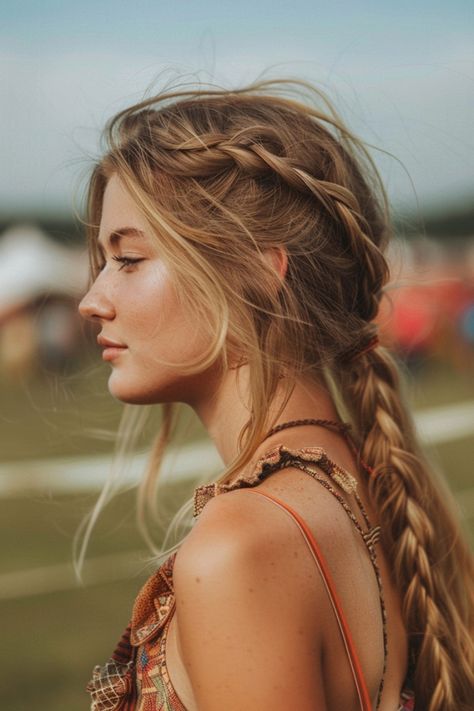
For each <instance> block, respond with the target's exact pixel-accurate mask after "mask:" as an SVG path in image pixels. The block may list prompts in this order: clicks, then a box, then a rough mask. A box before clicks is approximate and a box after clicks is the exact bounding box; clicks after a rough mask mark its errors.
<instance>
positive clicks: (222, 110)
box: [88, 80, 474, 711]
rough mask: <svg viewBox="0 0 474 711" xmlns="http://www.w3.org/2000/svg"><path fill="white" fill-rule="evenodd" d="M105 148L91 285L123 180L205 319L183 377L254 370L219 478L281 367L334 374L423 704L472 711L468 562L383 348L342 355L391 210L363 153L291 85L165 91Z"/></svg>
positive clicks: (385, 270) (143, 498)
mask: <svg viewBox="0 0 474 711" xmlns="http://www.w3.org/2000/svg"><path fill="white" fill-rule="evenodd" d="M292 92H293V93H294V95H295V96H293V97H292V96H291V94H292ZM106 138H107V140H108V147H107V152H106V153H105V155H104V156H103V157H102V158H101V160H100V161H99V162H98V163H97V165H96V167H95V169H94V172H93V174H92V178H91V181H90V188H89V202H88V209H89V245H90V254H91V267H92V269H91V274H92V276H93V277H94V275H95V274H96V272H97V270H98V269H99V262H100V255H99V253H98V250H97V234H98V226H99V222H100V213H101V205H102V198H103V194H104V191H105V187H106V184H107V181H108V179H109V178H110V177H111V175H113V174H117V175H118V176H119V177H120V179H121V180H122V182H123V184H124V186H125V187H126V189H127V190H128V191H129V192H130V194H131V195H132V196H133V198H134V199H135V200H136V203H137V205H138V206H139V207H140V209H141V210H142V211H143V214H144V216H145V217H146V218H147V220H148V221H149V223H150V228H151V230H152V231H153V234H154V235H155V236H156V239H157V241H158V243H159V246H160V251H161V254H162V256H163V259H164V260H166V261H167V263H168V265H169V268H170V269H171V270H172V271H173V273H174V274H175V275H176V277H177V279H178V280H179V282H178V283H179V284H180V285H182V291H181V293H180V295H181V298H182V299H183V300H184V301H185V303H186V305H187V306H188V307H189V309H192V310H194V311H195V312H196V316H197V318H199V323H204V324H207V325H208V330H209V349H208V351H207V352H206V353H205V354H204V355H203V356H202V358H201V359H200V360H199V362H197V361H196V362H194V363H190V364H189V365H187V366H186V372H187V373H190V374H191V373H198V372H200V371H202V370H203V369H204V368H206V367H207V366H209V365H210V364H212V363H214V362H216V361H218V362H220V363H221V365H222V368H223V369H225V368H227V367H229V361H230V359H231V357H233V356H234V355H235V354H236V353H237V354H239V355H241V354H242V353H243V354H245V358H246V360H247V362H249V363H250V364H251V366H252V367H251V368H250V370H249V377H250V397H251V408H250V413H251V414H250V417H249V420H248V422H247V423H246V426H245V427H244V428H243V430H242V432H241V436H240V440H239V446H240V451H239V454H238V456H237V457H236V459H235V460H234V461H233V462H231V464H230V465H229V467H228V468H227V470H226V471H225V472H224V473H223V474H222V476H221V477H220V478H219V479H218V481H219V482H221V483H226V482H229V481H231V479H232V478H233V477H234V476H235V475H236V473H237V472H238V471H239V470H240V469H241V468H242V467H243V466H244V465H245V464H246V463H248V462H249V461H250V460H251V458H252V455H253V452H254V451H255V449H256V447H257V446H258V444H259V442H261V440H262V438H263V434H264V433H265V432H266V431H267V430H268V427H269V425H271V424H273V423H268V422H267V420H266V416H267V412H268V407H267V405H268V402H270V401H271V399H272V397H273V395H274V394H275V392H276V386H277V384H278V382H279V377H280V375H281V372H282V370H284V372H285V373H286V374H288V373H290V374H293V375H295V376H297V375H300V374H302V373H304V374H305V375H307V376H309V377H311V376H312V375H314V376H315V377H321V376H322V375H324V377H330V378H331V379H332V381H333V382H334V383H335V385H336V387H337V388H338V391H339V394H340V397H341V399H342V401H343V402H344V403H345V406H346V408H347V409H348V411H349V412H350V415H351V418H352V420H353V425H354V429H355V432H356V437H357V440H358V446H359V451H360V454H361V456H362V457H363V459H364V460H365V461H366V462H368V463H369V464H370V466H371V468H372V475H371V476H370V478H369V475H368V474H367V477H368V478H367V489H368V492H369V494H370V497H371V500H372V502H373V504H374V506H375V507H376V509H377V511H378V514H379V516H380V518H381V520H383V524H384V525H383V530H384V539H383V545H384V547H385V550H386V553H387V555H388V557H389V560H390V562H391V566H392V570H393V575H394V579H395V582H396V585H397V588H398V589H399V590H400V591H401V594H402V596H403V615H404V619H405V622H406V626H407V629H408V633H409V637H410V647H411V661H412V667H413V683H414V687H415V694H416V699H417V706H418V704H420V708H423V709H426V710H427V711H455V710H456V711H460V710H461V709H464V710H465V711H467V709H468V707H469V703H470V701H471V700H472V693H473V687H474V676H473V669H474V647H473V642H472V637H471V634H472V629H473V612H472V610H473V605H472V603H473V595H474V592H473V580H474V572H473V563H472V558H471V556H470V554H469V551H468V548H467V545H466V542H465V540H464V538H463V536H462V534H461V530H460V525H459V523H458V520H457V516H456V514H455V512H454V510H453V507H452V505H450V503H449V501H450V498H449V494H448V492H446V491H444V490H443V488H442V485H441V484H440V483H439V482H437V481H436V480H435V479H434V476H433V473H432V472H431V471H430V467H429V465H428V463H427V461H426V459H425V457H424V455H423V453H422V451H421V449H420V445H419V443H418V441H417V438H416V434H415V430H414V427H413V423H412V421H411V419H410V415H409V412H408V409H407V407H406V405H405V404H404V401H403V396H402V393H401V383H400V373H399V369H398V367H397V364H396V362H395V360H394V359H393V357H392V356H391V355H390V353H389V352H388V351H387V350H386V349H385V348H383V347H381V346H379V347H376V348H371V349H370V350H369V349H366V350H365V352H363V353H362V355H361V356H360V357H359V358H356V359H354V358H348V357H347V354H348V353H350V352H353V351H354V348H355V349H356V350H357V349H358V348H360V346H361V344H362V346H363V344H364V343H367V342H369V343H374V342H373V337H374V333H375V328H374V319H375V317H376V316H377V313H378V310H379V305H380V301H381V299H382V296H383V293H384V287H385V286H386V284H387V282H388V280H389V277H390V273H389V267H388V263H387V261H386V258H385V255H384V252H385V248H386V246H387V243H388V241H389V238H390V220H389V218H388V208H387V201H386V198H385V193H384V190H383V187H382V185H381V183H380V179H379V176H378V173H377V171H376V169H375V166H374V164H373V161H372V159H371V158H370V155H369V153H368V151H367V150H366V148H365V147H364V145H363V144H362V142H361V141H360V140H358V139H357V138H356V137H355V136H353V135H352V134H351V132H350V131H349V130H348V129H347V128H346V126H345V125H344V123H343V121H342V120H341V119H340V117H339V116H338V115H337V113H336V112H335V111H334V109H333V107H332V106H331V104H330V102H329V101H328V100H327V99H326V98H325V97H324V96H323V95H322V93H321V92H320V91H319V90H317V89H316V88H315V87H313V86H311V85H310V84H308V83H307V82H303V81H298V80H291V81H288V80H266V81H259V82H256V83H254V84H252V85H250V86H247V87H245V88H242V89H236V90H225V89H218V88H213V87H211V88H207V87H205V86H200V87H198V88H196V89H178V90H174V91H163V92H161V93H159V94H158V95H156V96H153V97H151V98H149V99H146V100H144V101H142V102H140V103H138V104H136V105H134V106H132V107H130V108H127V109H125V110H123V111H121V112H120V113H118V114H117V115H116V116H115V117H114V118H113V119H112V120H111V121H110V122H109V125H108V127H107V131H106ZM272 248H283V249H284V250H285V251H286V253H287V255H288V269H287V273H286V275H285V279H284V280H283V283H281V282H280V281H278V278H277V276H276V275H275V272H274V271H273V270H272V269H271V268H270V267H269V266H268V264H267V262H266V261H265V259H263V253H264V251H265V250H267V249H272ZM362 350H364V349H362ZM173 412H174V410H173V406H172V405H171V404H169V403H168V404H166V405H165V406H164V408H163V422H162V429H161V431H160V433H159V434H158V436H157V439H156V442H155V446H154V450H153V451H152V456H151V458H150V465H149V467H148V471H147V473H146V476H145V477H144V479H143V481H142V483H141V485H140V489H139V496H138V511H139V521H140V522H141V523H142V524H143V522H144V520H145V518H146V515H147V511H148V507H150V508H151V511H149V513H152V514H153V505H154V504H153V502H154V501H155V497H154V496H153V495H152V494H153V492H154V490H155V489H154V487H155V486H156V482H157V477H158V472H159V467H160V463H161V460H162V455H163V452H164V450H165V446H166V444H167V442H168V441H169V440H170V438H171V436H172V427H171V424H170V423H171V419H172V417H173ZM150 502H152V503H151V504H150ZM188 504H190V502H188ZM185 508H186V507H184V508H183V509H182V512H184V510H185ZM182 512H181V513H182ZM142 530H143V532H144V535H145V537H147V536H148V538H147V540H148V541H149V542H150V545H151V546H152V548H153V542H152V541H151V538H150V537H149V535H148V533H147V529H146V526H144V525H143V528H142ZM176 545H178V544H176ZM176 545H175V546H174V547H176ZM154 550H157V552H159V553H160V554H162V555H164V553H163V552H162V551H161V550H158V549H156V548H155V549H154ZM169 550H172V549H168V550H167V551H165V553H169Z"/></svg>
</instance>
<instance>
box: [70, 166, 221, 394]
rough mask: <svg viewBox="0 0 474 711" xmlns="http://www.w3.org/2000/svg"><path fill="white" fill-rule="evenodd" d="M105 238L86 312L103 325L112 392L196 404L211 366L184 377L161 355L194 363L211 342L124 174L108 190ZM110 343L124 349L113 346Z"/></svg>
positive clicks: (84, 301) (102, 224)
mask: <svg viewBox="0 0 474 711" xmlns="http://www.w3.org/2000/svg"><path fill="white" fill-rule="evenodd" d="M99 244H100V246H101V250H102V252H103V265H104V266H103V268H102V270H101V272H100V273H99V275H98V276H97V278H96V280H95V282H94V283H93V285H92V286H91V288H90V290H89V291H88V292H87V294H86V295H85V296H84V298H83V299H82V301H81V303H80V304H79V312H80V314H81V315H82V316H83V317H84V318H86V319H89V320H91V321H93V322H95V323H97V325H98V326H100V329H99V334H98V341H99V343H100V344H101V345H102V347H103V348H104V352H103V358H104V360H106V361H108V362H109V363H110V365H111V368H112V371H111V374H110V378H109V383H108V385H109V391H110V393H111V394H112V395H113V396H114V397H115V398H117V399H118V400H122V401H123V402H128V403H135V404H150V403H157V402H187V403H189V404H192V402H193V400H194V399H196V398H199V391H200V390H201V391H202V388H204V387H207V388H208V389H209V386H210V381H209V378H210V377H211V371H206V373H200V374H198V375H192V376H183V375H181V374H180V373H179V371H178V370H177V369H173V368H171V367H170V366H166V365H162V364H161V363H160V362H159V359H160V358H163V359H164V360H166V361H171V362H174V363H177V364H179V363H181V362H187V361H188V360H189V359H190V358H194V357H196V356H197V355H199V354H200V353H202V352H203V349H204V347H205V345H206V344H205V342H204V341H203V336H202V334H201V329H199V327H198V325H197V324H196V323H195V322H192V320H191V317H190V314H186V313H184V311H183V308H182V306H181V304H180V303H179V300H178V298H177V292H176V289H177V288H179V285H177V284H176V283H174V281H173V280H172V277H171V274H170V272H169V271H168V269H167V267H166V265H165V263H164V262H163V260H162V259H161V258H160V253H159V244H157V243H156V241H154V240H153V239H152V235H151V234H150V229H149V226H148V224H147V222H146V220H145V218H144V217H143V216H142V214H141V213H140V211H139V210H138V209H137V207H136V205H135V203H134V202H133V200H132V198H131V197H130V195H129V194H128V193H127V191H126V190H125V188H124V186H123V184H122V182H121V181H120V179H119V178H118V177H117V176H116V175H113V176H112V177H111V178H110V180H109V181H108V183H107V187H106V190H105V194H104V200H103V208H102V217H101V222H100V230H99ZM106 341H111V342H113V343H115V344H118V345H119V346H120V347H119V348H107V343H106ZM208 392H209V390H208Z"/></svg>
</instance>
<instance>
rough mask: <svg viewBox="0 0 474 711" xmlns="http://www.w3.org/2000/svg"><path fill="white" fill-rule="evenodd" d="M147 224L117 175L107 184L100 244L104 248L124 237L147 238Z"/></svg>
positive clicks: (103, 203) (103, 202)
mask: <svg viewBox="0 0 474 711" xmlns="http://www.w3.org/2000/svg"><path fill="white" fill-rule="evenodd" d="M146 232H147V223H146V220H145V218H144V216H143V215H142V213H141V212H140V210H139V209H138V207H137V206H136V204H135V202H134V200H133V199H132V197H131V196H130V194H129V193H128V191H127V190H126V189H125V187H124V185H123V183H122V181H121V180H120V178H119V177H118V176H117V175H112V177H111V178H110V179H109V181H108V182H107V185H106V188H105V192H104V197H103V201H102V213H101V219H100V227H99V235H98V243H99V247H101V248H104V247H105V246H107V245H108V244H109V243H114V242H118V241H119V240H120V239H121V238H122V237H132V238H141V239H145V238H146Z"/></svg>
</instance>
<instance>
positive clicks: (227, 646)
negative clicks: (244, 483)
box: [173, 489, 324, 711]
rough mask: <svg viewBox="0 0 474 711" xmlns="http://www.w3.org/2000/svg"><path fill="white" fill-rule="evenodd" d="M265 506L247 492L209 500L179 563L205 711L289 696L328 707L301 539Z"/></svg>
mask: <svg viewBox="0 0 474 711" xmlns="http://www.w3.org/2000/svg"><path fill="white" fill-rule="evenodd" d="M265 504H267V502H265V501H264V500H263V497H260V496H256V495H254V494H250V493H249V492H248V491H245V489H242V490H236V491H232V492H227V493H225V494H221V495H219V496H217V497H215V498H214V499H211V500H210V501H209V502H208V503H207V504H206V506H205V508H204V509H203V511H202V513H201V515H200V517H199V519H198V521H197V523H196V525H195V526H194V528H193V529H192V531H191V533H190V534H189V535H188V536H187V538H186V539H185V541H184V542H183V543H182V545H181V547H180V549H179V551H178V553H177V555H176V559H175V565H174V570H173V580H174V587H175V597H176V626H177V633H178V638H179V643H180V648H181V654H182V658H183V662H184V664H185V666H186V668H187V671H188V673H189V676H190V680H191V683H192V685H193V689H194V692H195V694H196V699H197V702H198V704H201V705H200V708H201V707H202V708H203V709H206V710H207V709H209V710H211V709H218V708H219V709H221V708H226V709H229V711H231V710H232V709H241V708H259V709H267V708H268V709H270V708H272V709H275V711H276V710H278V709H280V708H281V709H283V708H287V706H286V703H287V699H288V698H290V697H293V698H295V699H297V700H298V704H297V707H298V708H300V709H301V711H304V710H306V709H308V710H309V709H310V708H321V709H323V708H324V695H323V686H322V681H321V679H320V677H319V675H318V673H317V672H316V673H315V670H317V669H319V668H320V666H321V649H322V645H321V640H320V639H319V638H318V626H317V624H314V625H312V624H311V623H310V622H309V619H308V618H309V617H310V616H311V615H312V618H313V620H315V619H316V617H317V600H315V597H314V595H308V590H307V588H308V586H307V580H306V581H305V578H304V574H303V572H302V569H301V565H300V563H299V561H298V558H296V557H295V556H294V547H295V546H298V545H299V546H300V547H301V540H300V541H298V542H296V540H294V539H293V540H291V536H290V539H288V531H289V527H290V526H291V521H290V522H287V521H285V520H284V519H286V518H287V517H284V516H282V515H281V512H279V511H278V509H277V507H272V508H275V512H273V511H270V506H265ZM279 514H280V515H279ZM300 550H301V548H300ZM315 605H316V614H315ZM203 639H205V640H206V644H203ZM289 660H290V662H289ZM289 663H290V665H291V672H292V673H291V674H289V673H288V664H289ZM243 678H245V682H246V683H245V684H242V679H243Z"/></svg>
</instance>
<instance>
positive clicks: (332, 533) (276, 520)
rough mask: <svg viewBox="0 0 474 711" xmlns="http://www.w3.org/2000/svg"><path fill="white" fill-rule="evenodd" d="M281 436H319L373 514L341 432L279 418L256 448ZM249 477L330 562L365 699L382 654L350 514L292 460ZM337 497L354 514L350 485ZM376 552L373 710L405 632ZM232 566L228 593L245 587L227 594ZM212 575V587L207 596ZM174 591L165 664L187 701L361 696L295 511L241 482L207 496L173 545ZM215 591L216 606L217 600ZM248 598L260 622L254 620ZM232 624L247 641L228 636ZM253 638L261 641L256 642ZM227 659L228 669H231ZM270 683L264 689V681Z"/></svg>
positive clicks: (339, 703) (313, 701)
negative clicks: (281, 423) (259, 478)
mask: <svg viewBox="0 0 474 711" xmlns="http://www.w3.org/2000/svg"><path fill="white" fill-rule="evenodd" d="M279 443H282V444H284V445H285V446H287V447H290V448H294V449H298V448H301V447H305V446H322V447H323V448H324V449H325V451H326V453H327V454H328V456H329V457H330V459H332V460H333V461H335V462H336V463H337V464H339V465H340V466H342V467H344V468H345V469H347V470H348V471H349V472H351V473H352V474H353V475H354V476H356V478H357V479H358V491H359V496H360V497H361V499H362V501H363V503H364V505H365V508H366V510H367V513H368V515H369V519H370V521H371V523H372V525H378V524H379V525H382V526H383V521H378V520H377V516H376V514H375V512H374V511H373V509H372V508H371V506H370V503H369V501H368V499H367V496H366V494H365V492H364V487H363V483H362V480H361V477H360V475H359V474H358V472H357V471H356V467H355V462H354V458H353V454H352V452H351V450H350V449H349V447H348V446H347V444H346V443H345V442H344V441H341V437H340V435H337V434H335V433H333V432H330V431H327V430H322V429H318V430H316V429H315V428H314V427H307V426H304V427H298V428H295V429H289V430H287V431H283V432H280V433H277V434H276V435H273V436H272V438H271V439H269V440H268V441H267V442H264V443H262V447H261V449H260V456H261V454H262V452H265V451H268V449H270V448H271V447H273V446H275V445H276V444H279ZM312 466H315V465H313V464H312ZM321 474H322V475H323V476H325V477H326V478H328V477H327V475H325V474H324V472H322V471H321ZM255 488H256V489H258V490H261V491H264V492H268V493H270V494H272V495H274V496H275V497H277V498H278V499H280V500H281V501H283V502H285V503H286V504H288V505H290V506H291V507H292V508H293V509H294V510H295V511H296V512H297V513H299V514H300V515H301V516H302V518H303V519H304V520H305V521H306V522H307V524H308V525H309V527H310V529H311V531H312V533H313V535H314V537H315V538H316V540H317V542H318V544H319V546H320V548H321V550H322V552H323V554H324V556H325V558H326V560H327V562H328V564H329V567H330V571H331V573H332V576H333V578H334V581H335V584H336V588H337V591H338V594H339V596H340V599H341V602H342V606H343V609H344V612H345V614H346V617H347V620H348V624H349V627H350V630H351V633H352V636H353V639H354V642H355V646H356V649H357V652H358V656H359V659H360V663H361V666H362V670H363V673H364V677H365V679H366V682H367V686H368V689H369V693H370V696H371V699H372V704H373V706H374V708H375V702H376V698H377V692H378V686H379V683H380V679H381V675H382V666H383V636H382V623H381V614H380V602H379V595H378V588H377V584H376V579H375V575H374V571H373V567H372V564H371V561H370V558H369V556H368V553H367V549H366V547H365V545H364V543H363V542H362V540H361V538H360V535H359V534H358V532H357V530H356V528H355V526H354V524H353V523H352V522H351V521H350V520H349V517H348V516H347V513H346V512H345V511H344V510H343V508H342V506H341V504H340V503H339V502H338V501H337V500H336V499H335V498H334V497H333V495H332V494H331V493H330V492H328V491H327V490H326V489H325V488H324V487H323V486H321V484H319V483H318V482H317V481H314V480H313V479H312V477H311V476H310V475H308V474H307V473H305V472H302V471H300V470H298V469H295V468H290V467H288V468H286V469H283V470H279V471H276V472H274V473H273V474H271V475H270V476H269V477H268V478H267V479H266V480H265V481H263V482H262V483H261V484H259V485H258V487H255ZM344 498H345V500H346V501H347V503H348V504H349V505H350V507H351V508H352V511H353V512H354V513H355V514H356V516H357V518H358V519H359V521H360V523H361V524H362V525H363V520H362V517H361V516H360V514H359V513H358V508H357V505H356V503H355V501H354V499H353V498H352V496H350V495H347V494H344ZM216 541H219V542H220V543H219V548H220V547H221V546H222V545H224V550H225V556H223V557H221V556H220V555H219V553H217V554H216V553H215V548H216ZM222 541H224V542H226V541H227V542H229V541H230V542H231V545H230V546H229V545H227V546H226V544H225V543H224V544H222ZM229 551H230V555H229ZM224 558H225V560H230V561H231V563H230V564H229V566H230V567H227V564H226V562H223V560H224ZM377 560H378V564H379V568H380V572H381V578H382V585H383V592H384V598H385V605H386V610H387V633H388V662H387V670H386V673H385V681H384V690H383V694H382V699H381V704H380V711H394V709H397V708H398V706H397V705H398V703H399V698H400V690H401V688H402V686H403V681H404V679H405V675H406V669H407V635H406V631H405V628H404V624H403V621H402V618H401V609H400V608H401V601H400V595H399V594H398V592H397V590H396V589H395V587H394V584H393V582H392V579H391V575H390V566H389V563H388V561H387V559H386V557H385V555H384V553H383V549H382V547H381V545H380V544H378V545H377ZM229 577H230V581H229ZM240 577H242V578H243V579H244V580H245V585H246V592H242V590H241V588H240V585H237V586H236V593H237V592H239V593H240V595H241V597H242V596H244V597H246V598H247V599H244V600H242V601H241V604H239V603H236V604H235V605H233V606H228V604H227V602H226V601H227V600H228V599H229V593H230V594H231V593H232V580H239V579H240ZM211 587H212V589H213V590H215V594H213V595H212V598H213V599H212V601H209V602H207V603H206V600H207V599H208V598H209V590H210V588H211ZM250 590H252V592H250ZM175 591H176V600H177V607H176V610H175V613H174V616H173V619H172V621H171V625H170V629H169V635H168V640H167V665H168V671H169V674H170V678H171V681H172V683H173V685H174V687H175V689H176V691H177V693H178V695H179V696H180V698H181V699H182V701H183V703H184V704H185V706H186V708H187V709H188V710H189V711H214V709H216V710H217V709H219V708H221V709H222V708H226V710H227V709H228V710H229V711H234V710H235V711H237V709H242V708H246V709H255V710H257V709H259V711H263V710H264V709H266V708H268V709H270V708H272V709H273V710H275V709H277V710H278V709H280V708H281V709H284V708H285V709H287V708H288V698H289V695H291V698H292V699H293V701H292V707H293V708H298V709H301V711H304V710H305V709H308V710H309V709H315V708H318V709H328V711H331V710H334V711H335V710H336V709H347V710H348V711H352V710H353V711H356V710H357V709H359V708H360V706H359V702H358V699H357V695H356V689H355V685H354V680H353V677H352V674H351V671H350V667H349V662H348V659H347V656H346V652H345V650H344V646H343V642H342V639H341V636H340V633H339V630H338V627H337V622H336V618H335V616H334V612H333V610H332V608H331V605H330V601H329V598H328V595H327V592H326V590H325V589H324V586H323V584H322V580H321V577H320V574H319V572H318V570H317V568H316V565H315V562H314V560H313V558H312V556H311V552H310V550H309V548H308V546H307V545H306V543H305V542H304V540H303V538H302V536H301V532H300V530H299V529H298V527H297V526H296V525H295V523H294V521H292V520H291V519H290V517H289V516H288V515H286V514H285V512H283V511H282V510H281V509H279V508H278V507H277V506H275V505H274V504H273V503H272V502H270V501H267V500H266V499H264V498H263V497H261V496H258V495H255V494H253V493H250V492H249V491H248V490H247V491H246V490H245V489H243V490H242V489H239V490H236V491H232V492H228V493H226V494H223V495H220V496H217V497H215V498H214V499H211V500H210V501H209V502H208V503H207V504H206V506H205V508H204V510H203V512H202V514H201V515H200V517H199V520H198V522H197V523H196V525H195V527H194V528H193V530H192V531H191V533H190V534H189V535H188V537H187V538H186V539H185V541H184V542H183V544H182V546H181V548H180V550H179V552H178V555H177V557H176V562H175ZM259 591H260V592H259ZM282 591H284V592H282ZM221 601H223V603H222V604H221V607H222V610H218V609H217V610H216V607H217V608H218V607H219V604H220V602H221ZM253 605H255V607H256V609H257V610H258V616H257V617H256V618H255V619H256V620H257V625H256V626H257V627H258V630H255V625H254V626H252V620H253V619H254V618H253V617H252V611H253ZM236 608H237V609H236ZM240 608H242V609H241V610H240ZM249 610H250V611H249ZM246 611H247V612H246ZM226 615H227V617H226ZM266 617H267V618H268V619H267V620H266V621H265V618H266ZM229 618H231V619H229ZM198 620H199V621H198ZM227 621H228V624H227ZM246 626H247V627H246ZM216 627H217V628H218V631H216ZM236 628H237V629H236ZM242 630H243V631H242ZM240 634H242V640H244V641H245V642H246V643H244V644H238V640H239V635H240ZM262 638H264V639H265V640H266V643H265V645H263V644H262V646H260V644H259V640H261V639H262ZM230 667H232V668H233V669H234V670H237V671H238V673H236V672H235V671H234V672H233V673H229V668H230ZM236 677H238V680H237V679H236ZM270 684H273V690H272V689H268V688H267V687H268V686H269V685H270ZM263 704H265V705H263Z"/></svg>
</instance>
